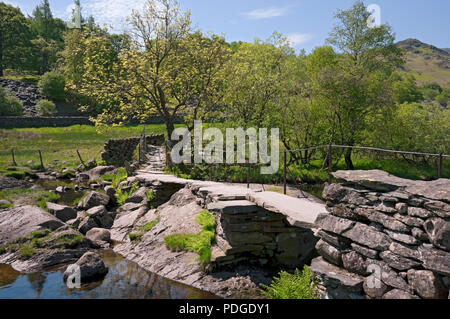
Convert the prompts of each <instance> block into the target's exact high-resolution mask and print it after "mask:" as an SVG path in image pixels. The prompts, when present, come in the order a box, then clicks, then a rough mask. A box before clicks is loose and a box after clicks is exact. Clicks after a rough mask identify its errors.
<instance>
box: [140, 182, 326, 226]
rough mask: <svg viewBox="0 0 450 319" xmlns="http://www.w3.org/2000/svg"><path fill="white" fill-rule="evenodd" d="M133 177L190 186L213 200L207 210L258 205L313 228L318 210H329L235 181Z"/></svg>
mask: <svg viewBox="0 0 450 319" xmlns="http://www.w3.org/2000/svg"><path fill="white" fill-rule="evenodd" d="M132 178H133V179H136V180H139V181H144V182H146V183H149V184H152V183H157V182H159V183H163V184H164V183H173V184H178V185H184V186H189V188H190V189H191V190H193V191H196V192H198V193H200V194H202V195H203V196H204V197H205V198H209V199H211V200H212V201H213V203H211V204H209V205H208V207H207V208H208V210H210V211H222V212H223V213H226V214H239V213H253V212H257V209H256V208H257V207H260V208H264V209H266V210H269V211H272V212H274V213H279V214H282V215H284V216H286V218H287V221H288V222H289V224H290V225H291V226H295V227H301V228H309V229H312V228H314V222H315V220H316V218H317V216H318V215H319V214H328V211H327V210H326V209H325V205H324V204H322V203H316V202H312V201H310V200H308V199H303V198H294V197H290V196H286V195H283V194H279V193H275V192H261V191H259V190H252V189H248V188H246V187H242V186H237V185H229V184H226V183H217V182H207V181H196V180H189V179H183V178H178V177H175V176H172V175H164V174H141V175H137V176H135V177H132Z"/></svg>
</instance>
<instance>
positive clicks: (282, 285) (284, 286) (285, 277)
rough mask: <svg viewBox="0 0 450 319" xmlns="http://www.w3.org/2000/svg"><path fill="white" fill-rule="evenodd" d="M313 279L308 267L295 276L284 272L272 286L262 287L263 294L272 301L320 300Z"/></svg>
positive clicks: (296, 271) (297, 272)
mask: <svg viewBox="0 0 450 319" xmlns="http://www.w3.org/2000/svg"><path fill="white" fill-rule="evenodd" d="M311 277H312V272H311V270H310V269H309V268H308V266H305V267H304V268H303V271H302V272H300V271H299V270H298V269H296V270H295V273H294V274H290V273H288V272H285V271H282V272H280V273H279V277H275V278H274V280H273V282H272V283H271V284H270V286H265V285H261V288H262V293H263V294H264V295H266V296H267V297H269V298H271V299H318V297H317V294H316V291H315V286H314V283H313V282H312V279H311Z"/></svg>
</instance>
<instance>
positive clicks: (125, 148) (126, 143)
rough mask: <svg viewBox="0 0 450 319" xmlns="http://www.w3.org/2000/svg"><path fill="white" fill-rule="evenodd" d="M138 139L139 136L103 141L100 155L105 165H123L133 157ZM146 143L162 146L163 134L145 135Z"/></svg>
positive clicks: (163, 141)
mask: <svg viewBox="0 0 450 319" xmlns="http://www.w3.org/2000/svg"><path fill="white" fill-rule="evenodd" d="M139 141H140V138H139V137H131V138H122V139H110V140H108V141H107V142H106V143H105V146H104V151H103V152H102V154H101V156H102V159H103V160H104V161H105V162H106V164H107V165H116V166H123V165H124V164H125V162H126V161H131V160H132V159H133V154H134V152H135V151H136V147H137V146H138V144H139ZM146 142H147V145H155V146H162V145H164V143H165V138H164V135H163V134H161V135H149V136H146Z"/></svg>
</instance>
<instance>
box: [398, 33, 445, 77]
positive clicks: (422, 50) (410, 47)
mask: <svg viewBox="0 0 450 319" xmlns="http://www.w3.org/2000/svg"><path fill="white" fill-rule="evenodd" d="M397 46H398V47H400V48H403V49H404V50H405V51H406V57H407V62H406V64H405V65H404V66H403V67H402V69H403V71H405V72H408V73H412V74H414V75H415V76H416V78H417V80H418V83H419V84H423V83H425V82H437V83H439V84H441V85H445V84H448V83H449V82H450V53H449V52H448V49H439V48H437V47H435V46H432V45H429V44H426V43H423V42H421V41H419V40H416V39H407V40H404V41H400V42H398V43H397Z"/></svg>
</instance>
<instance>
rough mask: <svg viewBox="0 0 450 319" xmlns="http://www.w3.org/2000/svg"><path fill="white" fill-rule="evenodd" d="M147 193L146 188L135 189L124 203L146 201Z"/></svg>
mask: <svg viewBox="0 0 450 319" xmlns="http://www.w3.org/2000/svg"><path fill="white" fill-rule="evenodd" d="M147 193H148V188H147V187H141V188H139V189H138V190H137V191H135V192H134V193H133V194H131V195H130V197H128V198H127V200H126V201H125V203H135V204H141V203H143V202H147V201H148V198H147Z"/></svg>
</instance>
